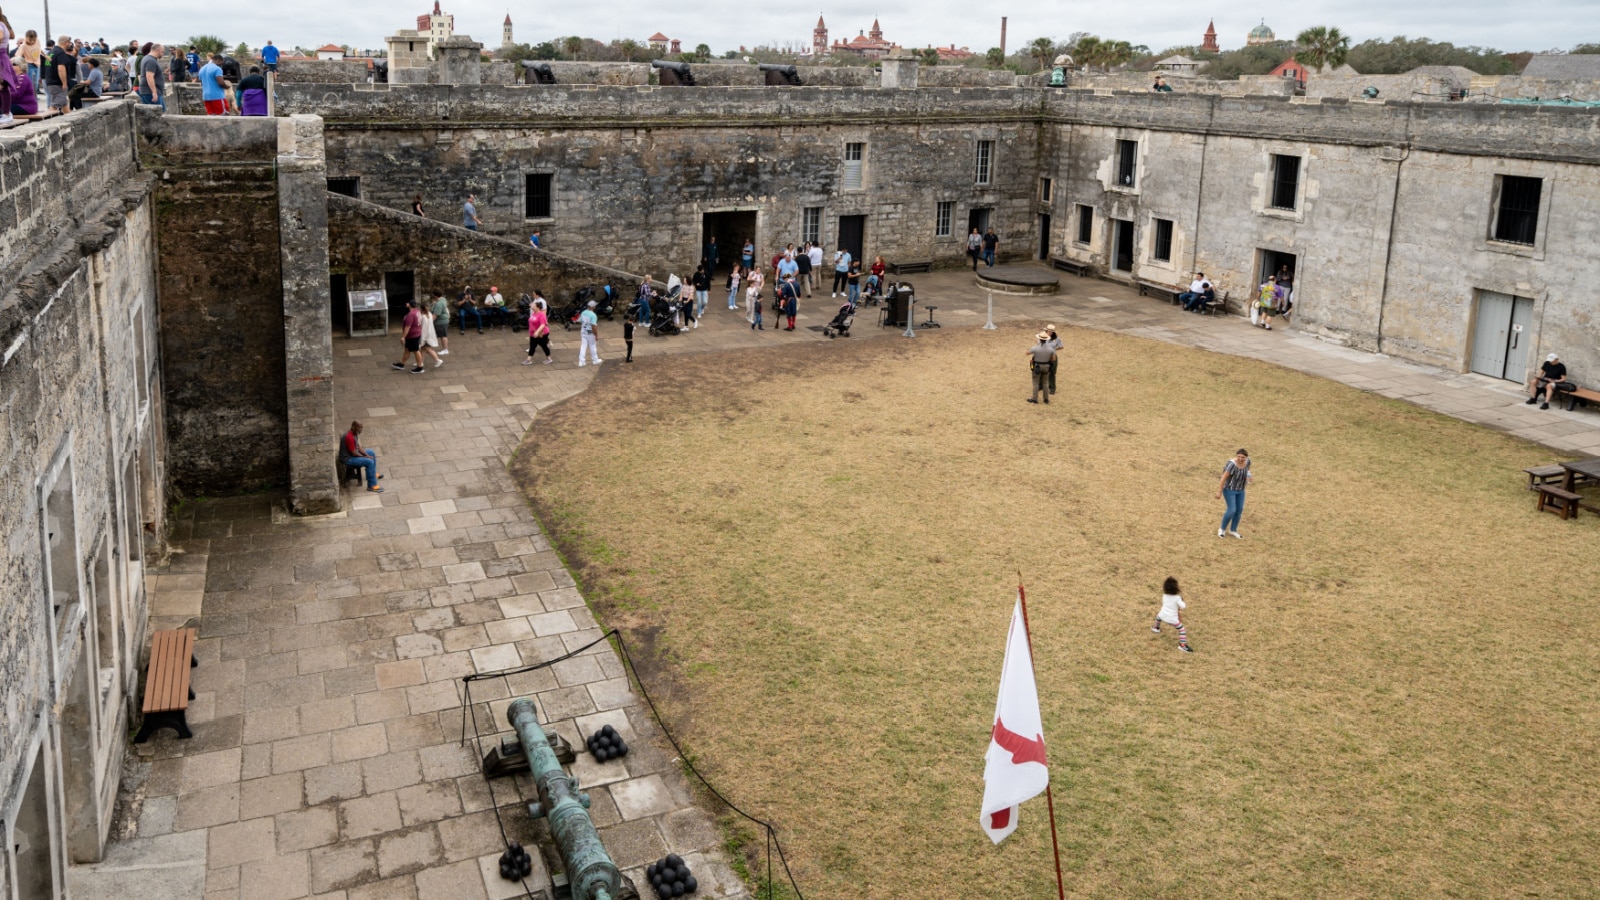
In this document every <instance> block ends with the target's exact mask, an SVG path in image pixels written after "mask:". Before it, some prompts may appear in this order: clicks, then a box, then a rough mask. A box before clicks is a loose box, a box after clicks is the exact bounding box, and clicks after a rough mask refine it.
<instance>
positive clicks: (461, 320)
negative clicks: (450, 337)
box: [456, 306, 483, 334]
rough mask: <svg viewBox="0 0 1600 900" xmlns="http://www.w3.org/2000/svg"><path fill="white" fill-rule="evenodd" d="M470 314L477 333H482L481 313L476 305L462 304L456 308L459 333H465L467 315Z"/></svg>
mask: <svg viewBox="0 0 1600 900" xmlns="http://www.w3.org/2000/svg"><path fill="white" fill-rule="evenodd" d="M469 315H470V316H472V324H474V325H476V326H478V333H480V334H482V333H483V315H482V314H481V313H479V312H478V308H477V307H476V306H463V307H460V308H458V309H457V310H456V324H457V325H459V326H461V333H462V334H466V333H467V316H469Z"/></svg>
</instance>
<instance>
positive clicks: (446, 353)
mask: <svg viewBox="0 0 1600 900" xmlns="http://www.w3.org/2000/svg"><path fill="white" fill-rule="evenodd" d="M439 355H440V356H449V355H450V351H449V350H440V351H439Z"/></svg>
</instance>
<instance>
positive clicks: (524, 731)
mask: <svg viewBox="0 0 1600 900" xmlns="http://www.w3.org/2000/svg"><path fill="white" fill-rule="evenodd" d="M506 718H507V719H508V720H509V721H510V722H511V727H512V728H515V729H516V731H517V737H518V738H519V739H520V740H521V741H522V749H523V752H525V753H526V754H527V755H528V765H529V768H530V769H531V770H532V773H533V782H534V784H535V785H537V786H538V788H539V802H538V803H530V804H529V805H528V812H529V813H530V814H531V815H532V816H533V817H534V818H536V819H537V818H539V817H540V816H544V817H545V818H546V819H548V820H549V821H550V833H551V834H552V835H554V836H555V840H556V851H557V852H558V853H560V854H561V861H562V862H563V863H564V864H565V865H566V869H567V880H568V882H569V883H570V884H571V885H572V896H573V897H575V898H577V900H612V898H614V897H616V896H617V893H618V888H619V885H620V883H621V880H622V873H621V872H619V871H618V870H617V866H616V863H613V862H612V861H611V855H610V854H608V853H606V848H605V845H604V844H602V843H600V834H599V832H597V831H595V829H594V820H592V819H590V818H589V809H588V807H589V803H588V799H589V798H588V797H587V796H585V795H583V794H580V793H578V789H577V785H576V784H575V783H574V782H573V780H572V778H571V777H570V776H568V775H567V773H566V772H564V771H562V769H561V763H559V762H557V761H556V754H555V751H553V750H551V749H550V740H549V738H548V737H546V736H545V733H544V729H543V728H542V727H540V725H539V715H538V712H537V710H535V709H534V706H533V701H532V700H530V699H528V698H527V697H521V698H518V699H516V700H513V701H511V707H510V708H509V709H507V710H506Z"/></svg>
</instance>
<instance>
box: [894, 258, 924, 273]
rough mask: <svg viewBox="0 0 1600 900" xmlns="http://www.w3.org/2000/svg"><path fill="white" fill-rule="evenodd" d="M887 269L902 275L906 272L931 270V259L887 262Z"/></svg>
mask: <svg viewBox="0 0 1600 900" xmlns="http://www.w3.org/2000/svg"><path fill="white" fill-rule="evenodd" d="M889 271H891V272H893V273H894V274H896V275H904V274H906V273H908V272H932V271H933V260H931V259H923V260H917V261H915V262H897V263H890V264H889Z"/></svg>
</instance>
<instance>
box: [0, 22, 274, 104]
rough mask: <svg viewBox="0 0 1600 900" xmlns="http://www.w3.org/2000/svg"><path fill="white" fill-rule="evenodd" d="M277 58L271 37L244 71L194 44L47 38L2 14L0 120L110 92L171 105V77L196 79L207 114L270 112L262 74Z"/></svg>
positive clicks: (176, 81) (177, 81)
mask: <svg viewBox="0 0 1600 900" xmlns="http://www.w3.org/2000/svg"><path fill="white" fill-rule="evenodd" d="M278 59H279V51H278V48H277V47H275V46H273V44H272V42H271V41H268V42H267V44H266V46H265V47H263V48H262V51H261V57H260V65H252V66H250V67H249V69H248V71H245V70H244V68H243V67H242V66H241V65H240V63H239V62H238V61H237V60H235V59H234V58H233V57H231V56H228V55H227V54H225V53H221V52H216V53H211V54H208V55H202V54H201V53H200V52H198V51H197V50H196V49H195V48H193V47H190V48H188V49H187V50H185V48H183V47H172V48H170V49H169V48H167V47H165V46H163V45H161V44H158V43H155V42H153V41H147V42H145V43H140V42H139V41H129V42H128V44H127V46H126V47H122V46H116V47H113V46H111V45H109V44H107V43H106V40H105V38H97V39H95V40H91V41H84V40H78V39H74V38H73V37H72V36H71V35H66V34H63V35H60V36H58V37H55V38H50V37H43V38H41V37H40V35H39V32H38V31H36V30H34V29H31V28H30V29H28V30H26V31H24V32H22V33H20V34H19V33H18V32H17V31H16V29H15V28H13V26H12V24H11V22H10V20H9V19H7V18H6V15H5V13H4V12H3V11H0V124H5V123H7V122H10V121H12V120H13V118H14V117H16V116H37V115H40V114H42V113H43V114H49V113H61V114H65V113H67V112H70V111H71V110H75V109H82V108H83V105H84V102H85V101H86V100H90V99H91V98H94V99H98V98H101V97H104V96H106V95H107V94H110V95H113V96H120V95H124V94H130V93H131V94H135V95H136V96H137V97H138V99H139V102H140V103H144V104H147V105H150V106H158V107H161V108H162V109H166V88H167V83H168V82H169V81H170V82H172V83H174V84H180V83H183V82H188V81H195V82H198V83H199V85H200V91H201V100H202V101H203V102H204V104H205V108H206V114H207V115H244V116H265V115H266V114H267V81H266V76H265V75H264V74H263V71H266V72H275V71H277V68H278ZM41 96H42V100H41Z"/></svg>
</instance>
